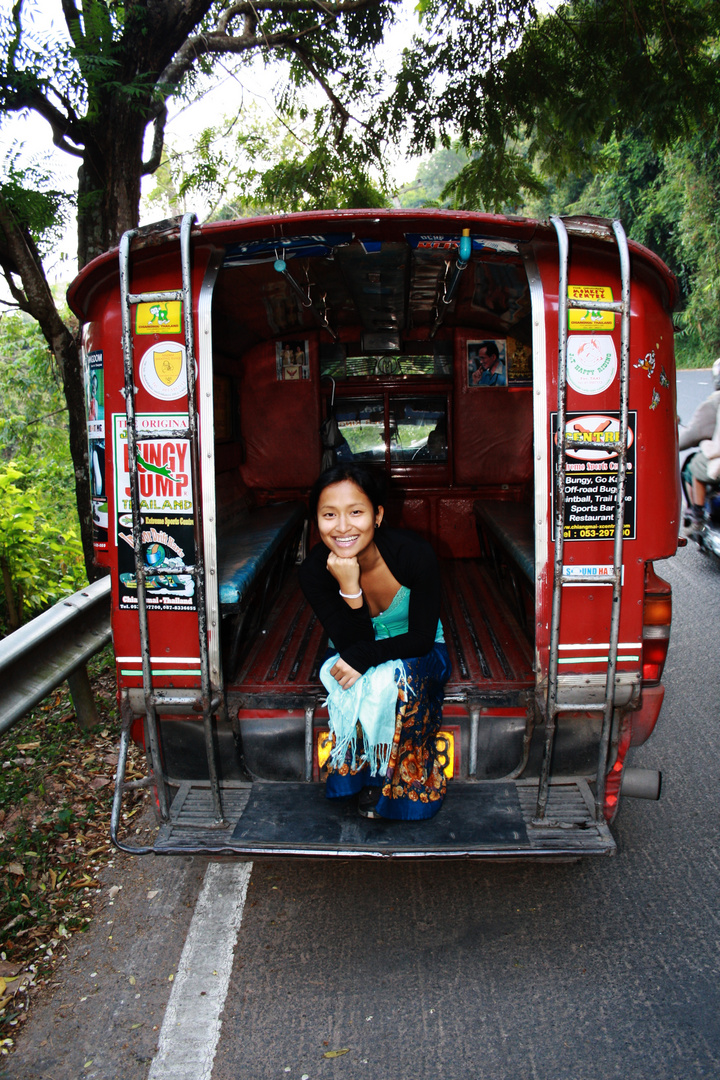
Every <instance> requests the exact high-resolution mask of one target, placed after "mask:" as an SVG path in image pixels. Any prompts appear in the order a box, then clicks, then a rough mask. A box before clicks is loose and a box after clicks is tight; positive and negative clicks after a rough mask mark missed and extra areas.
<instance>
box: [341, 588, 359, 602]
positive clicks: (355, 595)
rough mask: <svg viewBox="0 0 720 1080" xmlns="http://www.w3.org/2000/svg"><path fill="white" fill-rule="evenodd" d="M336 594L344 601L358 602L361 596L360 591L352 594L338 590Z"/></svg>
mask: <svg viewBox="0 0 720 1080" xmlns="http://www.w3.org/2000/svg"><path fill="white" fill-rule="evenodd" d="M338 592H339V593H340V595H341V596H342V597H343V599H345V600H359V599H360V597H361V596H362V589H361V590H360V592H352V593H346V592H343V591H342V589H338Z"/></svg>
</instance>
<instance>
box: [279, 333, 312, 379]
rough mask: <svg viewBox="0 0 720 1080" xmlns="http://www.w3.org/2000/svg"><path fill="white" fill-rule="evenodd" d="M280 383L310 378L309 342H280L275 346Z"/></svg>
mask: <svg viewBox="0 0 720 1080" xmlns="http://www.w3.org/2000/svg"><path fill="white" fill-rule="evenodd" d="M275 366H276V370H277V378H278V382H298V381H299V380H300V379H309V378H310V347H309V343H308V342H307V341H278V342H277V343H276V345H275Z"/></svg>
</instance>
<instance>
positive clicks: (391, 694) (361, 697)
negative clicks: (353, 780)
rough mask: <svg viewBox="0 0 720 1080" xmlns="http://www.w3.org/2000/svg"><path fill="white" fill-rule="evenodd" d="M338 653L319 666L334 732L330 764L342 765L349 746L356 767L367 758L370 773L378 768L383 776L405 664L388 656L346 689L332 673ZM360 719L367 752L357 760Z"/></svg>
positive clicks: (332, 732)
mask: <svg viewBox="0 0 720 1080" xmlns="http://www.w3.org/2000/svg"><path fill="white" fill-rule="evenodd" d="M338 657H339V654H337V653H336V654H335V655H334V656H331V657H330V658H329V659H328V660H326V661H325V663H324V664H323V666H322V668H321V669H320V679H321V681H322V684H323V686H324V687H325V689H326V690H327V692H328V698H327V707H328V714H329V717H330V733H331V735H334V736H335V746H334V747H333V750H332V752H331V754H330V764H331V765H332V767H333V768H334V769H337V768H339V767H340V766H341V765H342V764H343V762H344V761H345V756H346V754H347V751H348V747H350V749H351V751H352V761H353V764H354V767H355V768H360V766H361V765H363V764H364V763H365V762H367V763H368V765H369V766H370V775H371V776H375V775H376V773H378V772H379V773H380V775H381V776H384V775H385V773H386V772H387V767H388V762H389V761H390V751H391V750H392V744H393V739H394V737H395V715H396V711H397V699H398V689H399V688H400V687H401V686H403V685H404V683H405V665H404V664H403V662H402V660H387V661H385V663H384V664H378V666H377V667H371V668H369V669H368V670H367V671H366V672H365V674H364V675H361V676H360V678H359V679H358V680H357V682H356V683H354V684H353V686H351V687H350V689H349V690H343V688H342V687H341V686H340V684H339V683H338V682H337V681H336V679H334V678H333V676H332V675H331V674H330V669H331V668H332V667H333V666H334V664H335V662H336V660H338ZM358 721H359V722H360V727H361V729H362V733H363V738H364V742H365V753H364V754H363V756H362V757H361V758H360V760H359V761H357V760H356V754H357V724H358Z"/></svg>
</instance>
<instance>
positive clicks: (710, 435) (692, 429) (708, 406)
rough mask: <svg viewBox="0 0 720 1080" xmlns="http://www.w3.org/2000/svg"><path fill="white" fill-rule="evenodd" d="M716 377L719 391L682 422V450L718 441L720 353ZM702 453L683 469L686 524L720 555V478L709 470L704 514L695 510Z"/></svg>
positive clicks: (714, 368) (699, 541) (694, 536)
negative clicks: (696, 468)
mask: <svg viewBox="0 0 720 1080" xmlns="http://www.w3.org/2000/svg"><path fill="white" fill-rule="evenodd" d="M712 378H713V386H714V388H715V392H714V393H713V394H711V395H710V397H709V398H707V399H706V401H704V402H703V403H702V404H701V405H700V406H699V407H698V408H697V409H696V410H695V413H694V414H693V417H692V419H691V421H690V424H689V426H688V427H683V426H682V425H681V428H680V449H681V450H684V449H689V448H690V447H691V446H697V445H698V444H699V443H702V442H703V441H704V440H711V441H712V442H715V443H716V442H717V429H718V427H719V426H720V419H719V418H720V404H719V403H718V400H717V398H718V393H719V392H720V357H719V358H718V359H717V360H716V361H715V363H714V364H713V366H712ZM698 453H699V451H698V450H695V451H694V453H692V454H689V455H688V457H687V458H686V459H685V461H684V462H683V465H682V469H681V474H680V475H681V477H682V489H683V496H684V500H685V508H684V513H683V525H684V526H685V530H686V535H687V537H688V539H690V540H694V541H695V543H696V544H697V545H698V547H699V548H700V549H701V550H704V551H709V552H711V553H712V554H713V555H716V556H717V557H718V558H720V479H717V480H714V481H710V482H706V481H705V476H706V475H707V473H706V472H704V471H703V472H701V474H700V475H701V478H702V482H703V483H704V484H705V502H704V505H703V512H702V517H701V518H700V519H698V517H697V515H696V514H694V513H693V504H694V502H695V500H694V499H693V474H692V472H691V468H690V463H691V462H692V460H693V458H694V457H696V455H697V454H698ZM715 456H716V452H714V453H713V457H715ZM701 486H702V485H701Z"/></svg>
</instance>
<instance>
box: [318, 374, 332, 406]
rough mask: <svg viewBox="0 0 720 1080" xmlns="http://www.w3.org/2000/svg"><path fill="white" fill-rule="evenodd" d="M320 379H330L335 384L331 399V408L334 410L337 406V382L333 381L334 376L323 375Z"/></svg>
mask: <svg viewBox="0 0 720 1080" xmlns="http://www.w3.org/2000/svg"><path fill="white" fill-rule="evenodd" d="M320 378H321V379H329V380H330V382H331V383H332V384H333V388H332V396H331V398H330V408H331V409H332V408H333V407H334V405H335V380H334V379H333V377H332V375H321V376H320Z"/></svg>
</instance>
